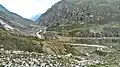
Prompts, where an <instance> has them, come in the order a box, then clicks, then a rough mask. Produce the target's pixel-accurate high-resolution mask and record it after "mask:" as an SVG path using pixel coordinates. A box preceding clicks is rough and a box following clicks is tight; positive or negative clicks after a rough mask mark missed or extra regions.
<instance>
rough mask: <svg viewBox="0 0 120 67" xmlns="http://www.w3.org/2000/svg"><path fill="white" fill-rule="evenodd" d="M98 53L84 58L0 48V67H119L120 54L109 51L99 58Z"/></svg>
mask: <svg viewBox="0 0 120 67" xmlns="http://www.w3.org/2000/svg"><path fill="white" fill-rule="evenodd" d="M98 52H100V51H98ZM98 52H96V53H95V52H93V53H91V54H90V53H88V54H86V56H73V55H72V54H68V55H47V54H44V53H36V52H25V51H13V50H4V49H3V48H1V49H0V67H120V59H119V58H120V53H115V51H114V50H112V51H111V50H109V52H108V54H107V55H105V56H104V55H101V56H99V55H97V53H98ZM95 54H96V55H95ZM99 54H100V53H99Z"/></svg>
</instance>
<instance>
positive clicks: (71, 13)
mask: <svg viewBox="0 0 120 67" xmlns="http://www.w3.org/2000/svg"><path fill="white" fill-rule="evenodd" d="M119 4H120V0H114V1H113V0H62V1H60V2H58V3H56V4H55V5H53V6H52V8H50V9H48V10H47V12H46V13H44V14H42V15H41V17H40V18H39V19H38V20H37V21H38V22H40V23H41V24H45V25H47V24H50V23H54V22H59V23H62V21H63V22H64V23H67V22H69V23H71V22H81V21H82V22H85V23H99V24H102V23H103V24H105V23H109V22H112V21H117V20H119V17H120V5H119Z"/></svg>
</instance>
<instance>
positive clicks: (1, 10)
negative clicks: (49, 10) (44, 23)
mask: <svg viewBox="0 0 120 67" xmlns="http://www.w3.org/2000/svg"><path fill="white" fill-rule="evenodd" d="M0 20H1V21H2V22H4V23H6V24H7V25H9V26H11V27H13V28H14V29H15V30H17V31H19V33H21V34H25V35H34V34H35V31H34V30H32V28H33V25H35V23H34V22H33V21H32V20H29V19H26V18H23V17H21V16H19V15H17V14H15V13H13V12H10V11H8V10H7V9H6V8H5V7H3V6H2V5H0Z"/></svg>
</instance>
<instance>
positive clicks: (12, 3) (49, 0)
mask: <svg viewBox="0 0 120 67" xmlns="http://www.w3.org/2000/svg"><path fill="white" fill-rule="evenodd" d="M58 1H60V0H0V4H2V5H3V6H4V7H6V8H7V9H8V10H9V11H11V12H14V13H17V14H19V15H21V16H23V17H24V18H31V17H32V16H34V15H37V14H42V13H44V12H45V11H46V10H47V9H48V8H50V7H51V6H52V5H53V4H55V3H57V2H58Z"/></svg>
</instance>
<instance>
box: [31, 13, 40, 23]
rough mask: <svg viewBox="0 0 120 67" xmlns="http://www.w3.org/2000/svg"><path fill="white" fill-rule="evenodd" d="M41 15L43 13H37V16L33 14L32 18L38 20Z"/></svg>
mask: <svg viewBox="0 0 120 67" xmlns="http://www.w3.org/2000/svg"><path fill="white" fill-rule="evenodd" d="M40 16H41V14H37V15H35V16H32V17H31V18H30V19H31V20H33V21H36V20H37V19H38V18H39V17H40Z"/></svg>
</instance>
